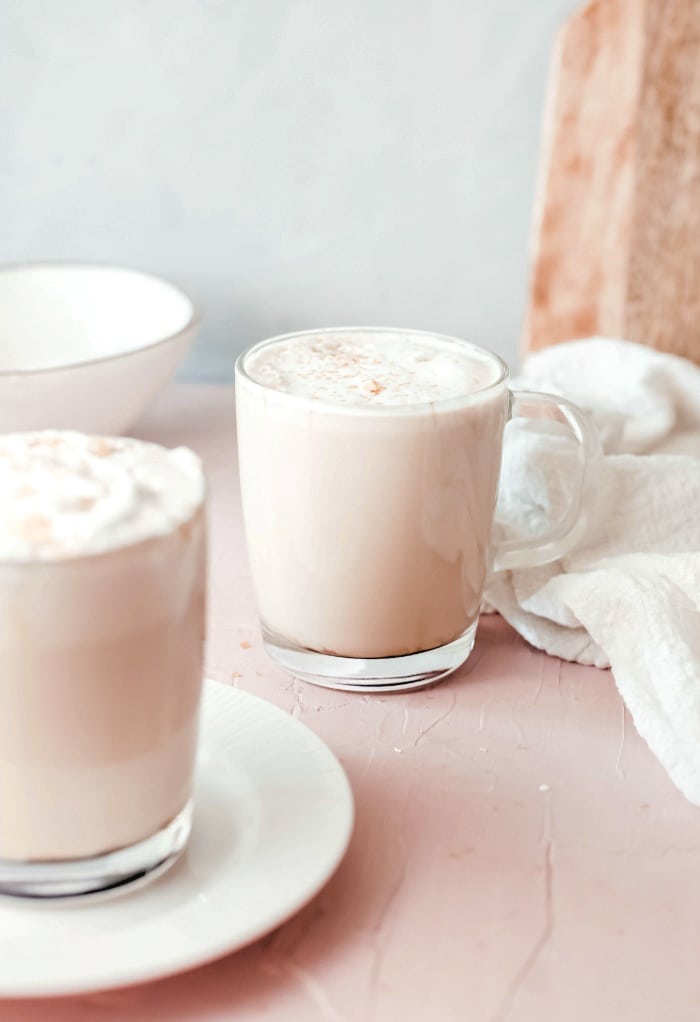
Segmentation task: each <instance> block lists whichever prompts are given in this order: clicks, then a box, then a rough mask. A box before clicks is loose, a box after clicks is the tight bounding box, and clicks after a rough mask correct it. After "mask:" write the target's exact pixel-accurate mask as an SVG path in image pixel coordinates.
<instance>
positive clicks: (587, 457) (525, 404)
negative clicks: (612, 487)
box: [491, 390, 599, 571]
mask: <svg viewBox="0 0 700 1022" xmlns="http://www.w3.org/2000/svg"><path fill="white" fill-rule="evenodd" d="M515 418H519V419H520V418H522V419H549V420H553V421H555V422H560V423H564V424H565V425H566V426H567V427H568V429H569V431H570V433H572V434H573V437H574V440H575V441H576V446H577V449H578V473H577V476H576V480H575V485H574V489H573V493H572V495H571V500H570V503H569V506H568V508H567V509H566V511H565V513H564V516H563V517H562V518H561V519H560V521H558V522H556V523H555V524H554V525H553V526H552V527H551V528H550V529H548V530H547V531H546V532H545V533H544V534H543V535H539V536H535V537H534V538H533V539H526V540H521V539H513V540H505V541H503V542H500V543H497V544H496V545H495V549H494V556H493V564H492V568H491V570H492V571H504V570H508V569H513V568H533V567H535V566H536V565H539V564H549V563H550V562H551V561H556V560H557V558H559V557H562V556H563V555H564V554H565V553H567V551H569V550H570V549H571V548H572V547H573V546H574V544H575V543H576V542H577V540H578V539H579V538H580V536H581V535H582V533H583V530H584V528H585V524H586V523H585V518H584V515H583V508H582V504H583V487H584V482H585V478H586V470H587V468H588V465H589V463H590V461H591V460H592V459H593V457H594V456H595V454H596V453H598V451H599V443H598V437H597V433H596V431H595V428H594V426H593V425H592V423H591V422H590V420H589V419H588V416H587V415H586V413H585V412H583V411H581V409H580V408H577V406H576V405H575V404H572V403H571V401H567V400H566V399H565V398H562V397H555V395H554V394H540V393H536V392H534V391H527V390H514V391H511V394H510V415H509V419H515Z"/></svg>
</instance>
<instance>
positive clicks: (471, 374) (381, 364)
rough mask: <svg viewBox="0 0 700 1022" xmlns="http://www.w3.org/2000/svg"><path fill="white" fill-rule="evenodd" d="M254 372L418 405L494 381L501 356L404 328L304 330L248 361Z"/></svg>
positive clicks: (333, 392) (316, 391)
mask: <svg viewBox="0 0 700 1022" xmlns="http://www.w3.org/2000/svg"><path fill="white" fill-rule="evenodd" d="M246 371H247V373H248V375H249V376H250V377H251V379H253V380H255V382H256V383H260V384H262V385H263V386H265V387H269V388H271V389H272V390H279V391H283V392H285V393H287V394H293V395H295V396H296V397H303V398H310V399H312V400H317V401H323V402H325V403H329V404H342V405H355V406H361V407H370V408H371V407H372V406H377V405H414V404H422V403H424V402H426V403H427V402H432V401H444V400H447V399H449V398H457V397H463V396H464V395H466V394H471V393H474V392H475V391H478V390H482V389H483V388H484V387H487V386H488V385H489V384H491V383H494V382H495V381H496V379H497V376H498V369H497V367H496V364H495V363H494V362H491V361H490V360H488V359H487V358H485V357H480V356H479V355H478V353H477V352H472V351H471V350H470V349H469V348H466V347H461V346H460V345H458V344H455V343H450V342H449V341H445V340H441V339H439V338H434V339H433V338H430V337H417V336H416V335H415V334H403V333H400V332H398V331H397V332H393V331H389V332H383V331H382V332H376V331H375V332H373V331H371V330H368V331H367V332H366V333H364V332H360V331H358V332H352V333H351V332H347V333H344V332H342V331H339V332H338V333H335V334H334V333H319V334H317V335H312V334H305V335H303V336H300V337H290V338H288V339H287V340H284V341H280V342H278V343H275V344H271V345H269V346H268V347H263V348H261V349H260V351H258V352H256V353H255V354H254V355H252V356H249V357H248V358H247V360H246Z"/></svg>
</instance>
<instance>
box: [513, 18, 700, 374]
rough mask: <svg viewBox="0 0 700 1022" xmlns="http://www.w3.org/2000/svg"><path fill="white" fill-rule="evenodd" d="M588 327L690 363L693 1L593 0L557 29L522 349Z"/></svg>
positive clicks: (698, 115)
mask: <svg viewBox="0 0 700 1022" xmlns="http://www.w3.org/2000/svg"><path fill="white" fill-rule="evenodd" d="M593 334H605V335H607V336H610V337H622V338H626V339H627V340H633V341H638V342H640V343H642V344H648V345H650V346H652V347H654V348H659V349H663V350H666V351H671V352H674V353H675V354H678V355H684V356H686V357H688V358H692V359H694V360H695V361H696V362H699V363H700V0H593V2H591V3H589V4H588V5H587V6H586V7H584V8H583V10H581V11H580V12H579V13H578V14H576V15H574V16H573V17H572V18H571V19H570V20H569V21H568V22H567V23H566V24H565V25H564V27H563V29H562V30H561V33H560V35H559V38H558V40H557V44H556V48H555V51H554V55H553V61H552V68H551V75H550V83H549V93H548V101H547V106H546V112H545V125H544V139H543V150H542V157H541V168H540V181H539V186H538V192H537V198H536V205H535V221H534V231H533V245H532V277H531V289H530V295H529V301H528V311H527V317H526V325H525V340H524V347H525V350H526V351H529V350H535V349H538V348H542V347H545V346H546V345H548V344H555V343H558V342H560V341H566V340H571V339H573V338H577V337H588V336H591V335H593Z"/></svg>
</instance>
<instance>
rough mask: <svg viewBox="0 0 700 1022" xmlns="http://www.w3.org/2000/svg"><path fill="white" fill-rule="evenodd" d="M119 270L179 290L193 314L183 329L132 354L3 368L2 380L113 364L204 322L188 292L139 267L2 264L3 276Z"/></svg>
mask: <svg viewBox="0 0 700 1022" xmlns="http://www.w3.org/2000/svg"><path fill="white" fill-rule="evenodd" d="M42 269H46V270H120V271H123V272H125V273H129V274H132V275H134V276H137V277H145V278H146V279H147V280H150V281H156V282H157V283H159V284H166V285H167V286H168V287H171V288H173V290H174V291H178V292H179V293H180V294H181V295H182V297H183V298H185V299H186V301H187V302H188V303H189V306H190V315H189V319H188V320H187V322H186V323H185V325H184V326H182V327H180V329H179V330H176V331H175V332H174V333H171V334H167V336H165V337H159V338H158V339H157V340H155V341H149V342H148V343H147V344H141V345H139V347H138V348H131V349H130V350H129V351H121V352H116V353H115V354H113V355H98V356H97V357H95V358H84V359H80V361H76V362H61V363H59V364H57V365H54V366H39V367H37V368H36V369H3V368H1V367H0V379H6V378H7V377H13V376H15V377H16V376H39V375H41V374H48V373H62V372H66V371H67V370H70V369H84V368H85V367H86V366H93V365H99V364H101V363H104V362H114V361H116V360H117V359H122V358H131V357H132V356H135V355H140V354H141V353H142V352H144V351H150V350H152V349H153V348H157V347H159V346H160V345H165V344H168V343H169V342H171V341H176V340H178V339H179V338H181V337H184V336H185V335H186V334H188V333H191V332H194V331H195V330H197V329H198V328H199V327H200V326H201V323H202V312H201V309H200V307H199V305H198V304H197V303H196V302H195V300H194V298H193V297H192V295H191V294H190V293H189V291H186V290H185V289H184V288H183V287H181V286H180V285H179V284H176V283H174V281H172V280H170V279H169V278H168V277H164V276H162V275H161V274H159V273H151V271H150V270H142V269H139V267H137V266H125V265H124V264H123V263H110V262H91V261H90V260H80V259H75V260H63V259H37V260H31V259H30V260H26V261H18V262H0V275H3V274H5V273H8V272H10V273H11V272H15V271H17V270H42Z"/></svg>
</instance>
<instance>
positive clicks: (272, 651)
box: [263, 621, 478, 692]
mask: <svg viewBox="0 0 700 1022" xmlns="http://www.w3.org/2000/svg"><path fill="white" fill-rule="evenodd" d="M477 624H478V622H477V621H475V622H474V624H473V625H471V627H470V628H468V629H467V630H466V632H463V633H462V635H460V636H459V638H458V639H454V640H453V641H452V642H450V643H448V644H447V645H446V646H437V647H436V648H435V649H426V650H423V651H422V652H420V653H408V654H406V655H405V656H391V657H373V658H371V659H367V660H362V659H359V658H355V657H342V656H332V655H330V654H328V653H316V652H315V651H314V650H311V649H299V648H298V647H296V646H291V645H289V643H287V642H285V640H284V639H281V638H280V637H279V636H277V635H274V634H273V633H272V632H270V631H269V630H268V629H267V628H266V627H265V626H264V625H263V642H264V644H265V649H266V651H267V653H268V655H269V656H270V657H272V659H273V660H274V661H276V663H278V664H280V666H281V667H284V669H285V670H286V671H288V672H289V674H292V675H293V676H294V677H295V678H299V679H300V680H301V681H308V682H310V683H311V684H312V685H320V686H321V687H322V688H337V689H340V690H342V691H344V692H405V691H407V690H408V689H414V688H427V687H428V686H429V685H434V684H435V683H436V682H438V681H441V680H442V679H443V678H446V677H447V675H448V674H452V672H453V671H456V670H457V668H458V667H461V666H462V664H463V663H464V662H465V660H466V659H467V658H468V656H469V654H470V653H471V651H472V649H473V648H474V639H475V638H476V627H477Z"/></svg>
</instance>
